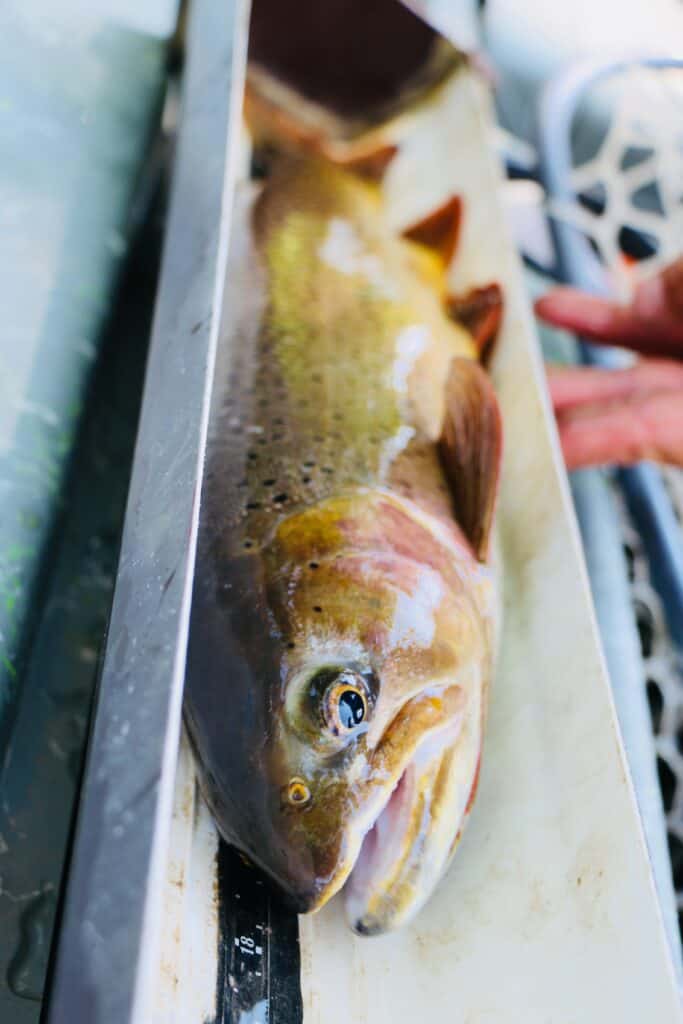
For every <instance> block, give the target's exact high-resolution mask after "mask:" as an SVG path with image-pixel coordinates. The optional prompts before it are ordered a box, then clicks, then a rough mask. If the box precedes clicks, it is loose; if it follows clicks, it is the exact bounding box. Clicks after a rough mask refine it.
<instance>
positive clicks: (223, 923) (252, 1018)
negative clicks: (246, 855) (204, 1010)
mask: <svg viewBox="0 0 683 1024" xmlns="http://www.w3.org/2000/svg"><path fill="white" fill-rule="evenodd" d="M218 901H219V943H220V946H219V961H218V963H219V967H218V993H217V1012H216V1024H301V1021H302V1020H303V1003H302V999H301V958H300V952H299V923H298V920H297V916H296V914H295V913H293V912H292V911H291V910H288V909H287V907H285V906H284V905H283V904H282V902H281V901H280V900H279V898H278V897H277V895H276V894H275V893H274V892H273V890H272V888H271V886H270V885H269V883H268V882H267V881H266V880H265V879H264V878H263V876H262V875H261V873H260V872H259V871H258V870H257V869H256V868H253V867H251V865H249V864H248V863H247V862H246V861H245V860H244V859H243V858H242V857H241V856H240V854H238V853H237V852H236V851H235V850H233V849H232V847H229V846H227V845H226V844H225V843H221V844H220V847H219V850H218Z"/></svg>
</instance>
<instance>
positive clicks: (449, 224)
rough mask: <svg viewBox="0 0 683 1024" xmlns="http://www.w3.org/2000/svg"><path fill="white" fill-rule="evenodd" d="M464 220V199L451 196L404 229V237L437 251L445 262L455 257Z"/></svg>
mask: <svg viewBox="0 0 683 1024" xmlns="http://www.w3.org/2000/svg"><path fill="white" fill-rule="evenodd" d="M461 222H462V199H461V198H460V196H451V197H450V199H447V200H446V202H445V203H442V205H441V206H439V207H437V209H436V210H433V211H432V212H431V213H429V214H428V215H427V216H426V217H423V218H422V220H419V221H417V222H416V223H415V224H411V225H410V227H408V228H405V229H404V230H403V231H402V235H403V237H404V238H407V239H408V241H410V242H418V243H419V244H420V245H424V246H426V247H427V248H428V249H432V250H433V251H434V252H436V253H437V254H438V255H439V256H440V257H441V259H442V260H443V261H444V263H446V264H448V263H450V262H451V260H452V259H453V256H454V254H455V249H456V246H457V244H458V236H459V234H460V224H461Z"/></svg>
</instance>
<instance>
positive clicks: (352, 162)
mask: <svg viewBox="0 0 683 1024" xmlns="http://www.w3.org/2000/svg"><path fill="white" fill-rule="evenodd" d="M397 153H398V146H397V145H395V144H394V143H386V144H385V145H379V146H375V147H374V149H367V150H365V151H364V152H363V151H362V150H361V151H359V152H357V153H354V152H352V153H351V155H350V156H341V157H335V156H334V155H333V154H331V153H330V152H329V151H328V152H327V153H326V155H327V156H328V157H329V158H330V159H331V160H333V162H334V163H336V164H337V166H338V167H343V168H344V170H347V171H351V172H352V173H353V174H357V175H358V176H359V177H360V178H365V179H367V180H368V181H374V182H379V181H381V180H382V178H383V177H384V175H385V173H386V170H387V167H388V166H389V164H390V163H391V161H392V160H393V159H394V157H395V156H396V154H397Z"/></svg>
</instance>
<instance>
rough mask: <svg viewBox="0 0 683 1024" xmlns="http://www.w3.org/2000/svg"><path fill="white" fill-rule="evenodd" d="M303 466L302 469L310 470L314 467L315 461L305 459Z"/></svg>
mask: <svg viewBox="0 0 683 1024" xmlns="http://www.w3.org/2000/svg"><path fill="white" fill-rule="evenodd" d="M303 466H304V469H312V468H313V466H315V459H306V461H305V462H304V464H303Z"/></svg>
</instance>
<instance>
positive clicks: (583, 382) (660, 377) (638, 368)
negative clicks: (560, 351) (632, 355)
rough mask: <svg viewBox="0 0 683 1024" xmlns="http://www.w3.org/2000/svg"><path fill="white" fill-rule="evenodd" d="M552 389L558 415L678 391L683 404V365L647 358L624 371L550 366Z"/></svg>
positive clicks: (550, 385) (549, 375)
mask: <svg viewBox="0 0 683 1024" xmlns="http://www.w3.org/2000/svg"><path fill="white" fill-rule="evenodd" d="M547 371H548V387H549V389H550V397H551V399H552V402H553V406H554V408H555V411H556V412H561V411H562V410H563V409H567V408H570V407H571V406H575V405H581V404H585V403H590V402H610V401H614V400H615V399H623V398H628V397H630V396H633V395H635V394H637V393H639V392H640V393H643V394H644V393H650V392H652V391H676V390H679V391H680V394H681V401H683V366H682V365H681V364H680V363H676V362H674V361H673V360H668V359H644V360H643V361H642V362H640V363H637V364H636V365H635V366H631V367H628V368H627V369H623V370H601V369H597V368H595V367H585V366H581V367H579V366H571V367H560V366H548V368H547Z"/></svg>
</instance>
